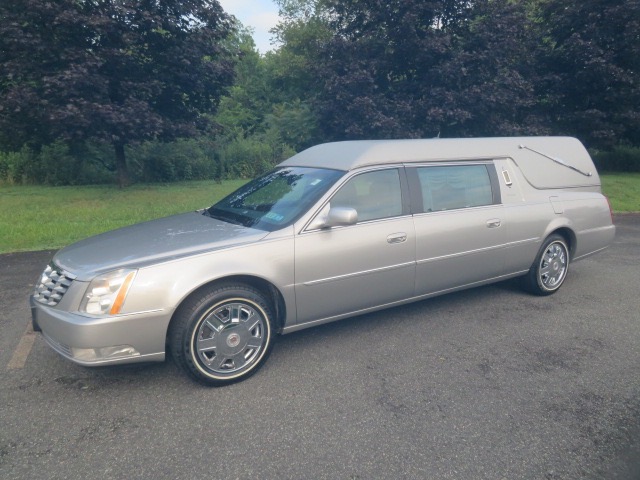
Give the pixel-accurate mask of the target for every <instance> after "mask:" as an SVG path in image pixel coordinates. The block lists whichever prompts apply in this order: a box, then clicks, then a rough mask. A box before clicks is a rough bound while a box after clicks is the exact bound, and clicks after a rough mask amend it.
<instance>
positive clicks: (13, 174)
mask: <svg viewBox="0 0 640 480" xmlns="http://www.w3.org/2000/svg"><path fill="white" fill-rule="evenodd" d="M88 151H90V150H89V149H87V148H82V149H81V151H78V152H75V153H73V152H72V151H71V149H70V147H69V145H68V144H67V143H65V142H62V141H57V142H54V143H52V144H50V145H44V146H43V147H42V148H41V149H40V151H39V152H36V151H34V150H32V149H30V148H29V147H27V146H23V147H22V149H20V150H19V151H17V152H1V151H0V182H2V183H5V184H9V185H28V184H38V185H84V184H92V183H109V182H111V181H113V176H112V175H110V174H109V172H108V171H107V170H105V168H104V167H103V166H102V165H101V164H100V163H99V162H96V161H94V162H91V161H88V157H87V152H88ZM94 155H96V159H97V158H98V156H97V152H94Z"/></svg>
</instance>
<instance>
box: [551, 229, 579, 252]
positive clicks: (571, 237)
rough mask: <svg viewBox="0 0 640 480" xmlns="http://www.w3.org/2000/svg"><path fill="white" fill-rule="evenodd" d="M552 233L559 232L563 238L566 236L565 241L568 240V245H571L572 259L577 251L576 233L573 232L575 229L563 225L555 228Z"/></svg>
mask: <svg viewBox="0 0 640 480" xmlns="http://www.w3.org/2000/svg"><path fill="white" fill-rule="evenodd" d="M551 233H552V234H553V233H555V234H558V235H560V236H561V237H562V238H564V241H565V242H567V246H568V247H569V259H572V258H573V256H574V254H575V252H576V243H577V239H576V234H575V233H574V232H573V230H571V229H570V228H567V227H562V228H558V229H557V230H554V231H553V232H551Z"/></svg>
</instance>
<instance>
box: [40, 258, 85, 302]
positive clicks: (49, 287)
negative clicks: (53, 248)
mask: <svg viewBox="0 0 640 480" xmlns="http://www.w3.org/2000/svg"><path fill="white" fill-rule="evenodd" d="M75 278H76V276H75V275H72V274H70V273H68V272H65V271H63V270H60V269H59V268H57V267H56V266H55V265H53V264H51V265H48V266H47V268H46V269H45V270H44V272H42V276H41V277H40V281H39V282H38V283H37V285H36V289H35V292H33V298H34V299H35V300H36V301H37V302H40V303H44V304H45V305H49V306H51V307H54V306H56V305H57V304H58V302H60V300H62V297H63V296H64V294H65V293H67V290H68V289H69V287H70V286H71V284H72V283H73V281H74V280H75Z"/></svg>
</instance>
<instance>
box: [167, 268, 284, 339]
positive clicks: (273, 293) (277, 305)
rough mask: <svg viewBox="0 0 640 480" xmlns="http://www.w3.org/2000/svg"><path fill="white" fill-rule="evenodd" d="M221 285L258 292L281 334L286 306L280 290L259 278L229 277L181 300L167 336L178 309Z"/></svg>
mask: <svg viewBox="0 0 640 480" xmlns="http://www.w3.org/2000/svg"><path fill="white" fill-rule="evenodd" d="M223 283H236V284H244V285H248V286H250V287H253V288H255V289H256V290H258V291H259V292H260V293H261V294H262V295H264V297H265V298H266V299H267V300H268V301H269V302H270V303H271V307H272V308H273V310H274V313H275V320H276V325H277V332H278V333H280V332H282V328H283V327H284V320H285V318H286V313H287V312H286V305H285V303H284V297H283V296H282V293H280V290H278V289H277V288H276V286H275V285H273V284H272V283H271V282H268V281H267V280H265V279H263V278H259V277H252V276H251V275H233V276H230V277H224V278H218V279H216V280H213V281H211V282H209V283H205V284H204V285H201V286H200V287H198V288H197V289H196V290H194V291H193V292H191V293H190V294H189V295H187V296H186V297H185V298H183V299H182V302H180V304H179V305H178V306H177V307H176V309H175V311H174V312H173V315H172V317H171V321H170V322H169V327H168V328H167V336H168V335H169V330H170V328H171V324H172V323H173V319H174V317H175V316H176V314H177V313H178V311H179V310H180V307H181V306H182V305H183V304H184V303H185V302H186V301H187V300H188V299H190V298H192V297H193V296H196V295H200V294H201V293H202V292H203V291H204V290H208V289H210V288H211V287H214V286H216V285H220V284H223Z"/></svg>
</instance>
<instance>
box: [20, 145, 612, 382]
mask: <svg viewBox="0 0 640 480" xmlns="http://www.w3.org/2000/svg"><path fill="white" fill-rule="evenodd" d="M614 232H615V227H614V226H613V222H612V216H611V210H610V206H609V204H608V201H607V199H606V198H605V197H604V196H603V195H602V193H601V189H600V179H599V177H598V174H597V172H596V170H595V168H594V165H593V162H592V160H591V158H590V157H589V154H588V153H587V151H586V150H585V148H584V147H583V146H582V144H581V143H580V142H579V141H578V140H576V139H574V138H564V137H520V138H479V139H431V140H393V141H347V142H338V143H328V144H323V145H318V146H315V147H312V148H310V149H308V150H305V151H303V152H301V153H299V154H297V155H295V156H293V157H291V158H290V159H288V160H286V161H284V162H282V163H280V164H279V165H278V166H277V167H276V168H275V169H274V170H273V171H271V172H269V173H267V174H265V175H263V176H261V177H260V178H257V179H256V180H253V181H251V182H249V183H247V184H246V185H244V186H243V187H241V188H240V189H239V190H237V191H236V192H234V193H232V194H231V195H229V196H227V197H226V198H224V199H222V200H221V201H219V202H218V203H216V204H215V205H213V206H211V207H209V208H205V209H202V210H198V211H195V212H189V213H184V214H180V215H175V216H170V217H167V218H161V219H158V220H153V221H150V222H146V223H142V224H139V225H133V226H129V227H125V228H122V229H119V230H115V231H112V232H107V233H104V234H101V235H98V236H96V237H93V238H89V239H86V240H83V241H80V242H78V243H76V244H73V245H71V246H68V247H66V248H64V249H62V250H60V251H59V252H58V253H56V254H55V256H54V257H53V259H52V260H51V263H50V264H49V265H48V266H47V267H46V269H45V270H44V273H43V274H42V276H41V277H40V278H39V279H38V281H37V284H36V288H35V291H34V293H33V295H32V296H31V298H30V304H31V308H32V320H33V325H34V329H35V330H36V331H40V332H42V335H43V336H44V339H45V340H46V342H47V343H48V344H49V345H50V346H51V347H52V348H53V349H54V350H56V351H57V352H58V353H60V354H61V355H63V356H64V357H66V358H68V359H69V360H72V361H74V362H76V363H79V364H81V365H86V366H93V365H105V364H118V363H128V362H144V361H163V360H164V359H165V354H166V352H170V353H171V355H172V357H173V358H174V360H175V361H176V362H177V364H178V365H180V366H181V367H182V368H183V369H184V371H186V372H187V373H188V374H190V375H191V376H192V377H193V378H195V379H196V380H198V381H200V382H202V383H204V384H208V385H214V386H219V385H224V384H227V383H230V382H234V381H238V380H241V379H245V378H247V377H249V376H250V375H252V374H253V373H255V372H256V370H258V368H259V367H260V366H261V365H262V364H264V362H265V361H266V359H267V357H268V356H269V353H270V352H271V350H272V347H273V344H274V339H275V337H276V336H277V335H280V334H286V333H288V332H294V331H296V330H300V329H303V328H307V327H313V326H315V325H320V324H323V323H326V322H331V321H334V320H339V319H342V318H345V317H350V316H354V315H360V314H364V313H367V312H372V311H375V310H380V309H384V308H389V307H393V306H398V305H401V304H404V303H408V302H414V301H417V300H422V299H426V298H429V297H433V296H435V295H441V294H445V293H448V292H453V291H456V290H460V289H464V288H470V287H474V286H478V285H484V284H487V283H490V282H497V281H500V280H504V279H508V278H512V277H521V278H522V283H523V286H524V287H525V289H526V290H528V291H529V292H531V293H533V294H536V295H550V294H553V293H555V292H557V291H558V289H559V288H560V287H561V286H562V284H563V282H564V281H565V279H566V278H567V274H568V270H569V267H570V265H571V264H572V263H573V262H575V261H577V260H580V259H582V258H584V257H586V256H588V255H591V254H594V253H596V252H598V251H600V250H602V249H604V248H606V247H607V246H608V245H609V244H610V243H611V242H612V239H613V237H614ZM424 308H425V310H426V311H425V314H426V315H428V308H429V305H428V304H425V307H424ZM388 321H389V322H393V318H392V317H390V318H389V319H388Z"/></svg>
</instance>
